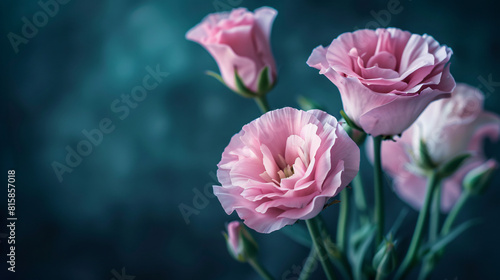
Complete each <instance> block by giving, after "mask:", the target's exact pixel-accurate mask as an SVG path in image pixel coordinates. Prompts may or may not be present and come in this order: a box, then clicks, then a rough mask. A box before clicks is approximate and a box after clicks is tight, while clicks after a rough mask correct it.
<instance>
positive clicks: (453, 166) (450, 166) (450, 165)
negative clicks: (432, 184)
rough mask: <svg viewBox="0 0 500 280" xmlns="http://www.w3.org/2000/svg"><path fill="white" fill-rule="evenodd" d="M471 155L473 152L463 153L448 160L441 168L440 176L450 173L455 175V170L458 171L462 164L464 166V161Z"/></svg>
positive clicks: (446, 175)
mask: <svg viewBox="0 0 500 280" xmlns="http://www.w3.org/2000/svg"><path fill="white" fill-rule="evenodd" d="M470 156H471V154H463V155H459V156H457V157H455V158H454V159H452V160H450V161H448V162H447V163H445V164H444V165H443V167H441V169H440V170H439V176H441V178H445V177H448V176H450V175H453V173H455V171H457V170H458V169H459V168H460V166H462V163H464V161H465V160H466V159H468V158H469V157H470Z"/></svg>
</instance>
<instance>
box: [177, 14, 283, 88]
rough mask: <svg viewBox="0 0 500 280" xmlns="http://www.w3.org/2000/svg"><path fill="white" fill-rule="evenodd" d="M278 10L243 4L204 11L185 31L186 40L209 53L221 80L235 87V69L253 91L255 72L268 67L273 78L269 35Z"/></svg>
mask: <svg viewBox="0 0 500 280" xmlns="http://www.w3.org/2000/svg"><path fill="white" fill-rule="evenodd" d="M277 14H278V12H277V11H276V10H274V9H273V8H269V7H262V8H259V9H257V10H255V12H253V13H252V12H249V11H248V10H247V9H245V8H238V9H234V10H232V11H231V12H221V13H215V14H210V15H208V16H207V17H206V18H205V19H203V21H202V22H201V23H199V24H198V25H196V26H195V27H193V28H192V29H191V30H189V31H188V32H187V34H186V38H187V39H188V40H191V41H194V42H197V43H199V44H200V45H202V46H203V47H205V49H207V51H208V52H209V53H210V54H211V55H212V56H213V58H214V59H215V61H216V62H217V65H218V66H219V70H220V72H221V75H222V78H223V80H224V82H225V84H226V85H227V86H228V87H230V88H231V89H233V90H234V91H238V89H237V87H236V84H235V70H237V71H238V74H239V76H240V77H241V78H242V80H243V83H244V84H245V86H246V87H247V88H248V89H250V90H252V91H253V92H256V91H257V83H258V78H259V74H260V73H261V71H262V70H263V69H264V68H265V67H268V68H269V77H268V78H269V81H270V83H271V84H272V83H273V82H274V81H275V79H276V65H275V62H274V58H273V54H272V52H271V45H270V35H271V28H272V25H273V21H274V18H275V17H276V15H277Z"/></svg>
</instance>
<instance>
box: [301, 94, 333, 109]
mask: <svg viewBox="0 0 500 280" xmlns="http://www.w3.org/2000/svg"><path fill="white" fill-rule="evenodd" d="M297 103H298V104H299V106H300V108H301V109H302V110H304V111H309V110H314V109H316V110H321V111H326V110H325V107H323V106H321V105H319V104H318V103H317V102H315V101H313V100H311V99H310V98H307V97H304V96H299V97H298V98H297Z"/></svg>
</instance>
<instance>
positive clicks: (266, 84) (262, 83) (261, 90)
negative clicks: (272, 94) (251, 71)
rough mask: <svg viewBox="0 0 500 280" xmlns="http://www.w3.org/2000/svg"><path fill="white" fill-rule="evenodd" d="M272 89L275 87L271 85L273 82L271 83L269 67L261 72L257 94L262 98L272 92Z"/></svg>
mask: <svg viewBox="0 0 500 280" xmlns="http://www.w3.org/2000/svg"><path fill="white" fill-rule="evenodd" d="M272 87H273V85H271V82H270V81H269V67H267V66H266V67H264V69H262V71H260V74H259V79H258V82H257V93H258V95H260V96H262V95H264V94H266V93H267V92H268V91H269V90H271V88H272Z"/></svg>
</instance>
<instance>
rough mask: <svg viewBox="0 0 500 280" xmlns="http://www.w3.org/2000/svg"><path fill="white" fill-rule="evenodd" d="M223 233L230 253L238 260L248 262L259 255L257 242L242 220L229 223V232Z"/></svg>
mask: <svg viewBox="0 0 500 280" xmlns="http://www.w3.org/2000/svg"><path fill="white" fill-rule="evenodd" d="M223 234H224V237H225V238H226V243H227V249H228V251H229V254H230V255H231V256H233V257H234V258H235V259H236V260H237V261H240V262H247V261H248V260H250V259H253V258H254V257H255V256H256V255H257V250H258V248H257V243H256V242H255V240H254V239H253V238H252V236H251V235H250V233H249V232H248V230H247V229H246V227H245V226H244V225H243V224H242V223H241V222H239V221H233V222H230V223H229V224H228V225H227V233H225V232H224V233H223Z"/></svg>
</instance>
